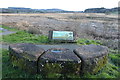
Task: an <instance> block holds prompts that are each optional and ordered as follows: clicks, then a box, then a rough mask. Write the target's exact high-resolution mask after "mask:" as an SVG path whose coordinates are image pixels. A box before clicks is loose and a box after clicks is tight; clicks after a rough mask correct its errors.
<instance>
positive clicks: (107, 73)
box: [2, 49, 120, 79]
mask: <svg viewBox="0 0 120 80" xmlns="http://www.w3.org/2000/svg"><path fill="white" fill-rule="evenodd" d="M119 56H120V54H114V55H113V54H112V53H110V54H109V60H108V63H107V64H106V65H105V66H104V67H103V68H102V69H101V70H100V71H99V72H98V73H97V74H95V75H84V76H81V77H80V76H68V78H69V79H72V78H96V79H97V78H119V76H120V69H119V68H120V65H117V64H119V62H116V63H114V60H116V59H120V57H119ZM51 76H52V78H56V77H59V76H60V75H57V74H54V75H53V74H51V75H49V77H51ZM2 77H3V78H36V79H44V78H45V77H44V76H42V75H40V74H35V75H31V74H29V73H27V72H25V71H24V70H21V69H19V68H17V67H13V66H12V64H11V62H10V60H9V51H8V50H5V49H3V50H2Z"/></svg>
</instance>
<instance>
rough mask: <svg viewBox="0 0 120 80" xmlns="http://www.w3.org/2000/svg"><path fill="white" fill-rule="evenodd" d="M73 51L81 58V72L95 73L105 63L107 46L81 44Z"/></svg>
mask: <svg viewBox="0 0 120 80" xmlns="http://www.w3.org/2000/svg"><path fill="white" fill-rule="evenodd" d="M74 52H75V54H76V55H78V57H79V58H80V59H81V65H82V66H81V73H82V74H87V73H90V74H95V73H97V72H98V71H99V70H100V69H101V68H102V67H103V66H104V65H105V64H106V63H107V56H108V48H107V47H105V46H100V45H94V44H91V45H83V46H80V47H79V48H77V49H75V50H74Z"/></svg>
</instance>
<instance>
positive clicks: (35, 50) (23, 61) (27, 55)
mask: <svg viewBox="0 0 120 80" xmlns="http://www.w3.org/2000/svg"><path fill="white" fill-rule="evenodd" d="M9 51H10V53H9V55H10V59H11V61H12V64H13V65H14V66H18V67H20V68H22V69H24V70H26V71H28V72H30V73H37V61H38V58H39V56H40V55H41V54H43V53H44V49H42V48H40V47H37V46H36V45H34V44H28V43H19V44H12V45H10V46H9Z"/></svg>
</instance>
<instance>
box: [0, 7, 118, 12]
mask: <svg viewBox="0 0 120 80" xmlns="http://www.w3.org/2000/svg"><path fill="white" fill-rule="evenodd" d="M119 11H120V7H115V8H111V9H107V8H89V9H86V10H85V11H66V10H62V9H56V8H53V9H31V8H24V7H8V8H0V13H105V14H117V13H120V12H119Z"/></svg>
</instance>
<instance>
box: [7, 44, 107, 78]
mask: <svg viewBox="0 0 120 80" xmlns="http://www.w3.org/2000/svg"><path fill="white" fill-rule="evenodd" d="M9 51H10V53H9V55H10V60H11V62H12V64H13V66H18V67H20V68H21V69H24V70H25V71H28V72H30V73H32V74H36V73H40V74H43V75H45V76H47V75H49V74H63V75H66V74H72V75H74V74H75V75H77V74H78V75H82V74H85V73H90V74H94V73H96V72H98V71H99V70H100V69H101V68H102V67H103V66H104V65H105V63H106V62H107V55H108V48H107V47H105V46H100V45H93V44H91V45H83V46H79V47H78V48H76V49H74V50H70V49H66V48H51V49H48V50H46V51H45V50H44V49H42V48H41V47H40V46H39V47H38V46H36V45H34V44H28V43H19V44H11V45H10V46H9Z"/></svg>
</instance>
